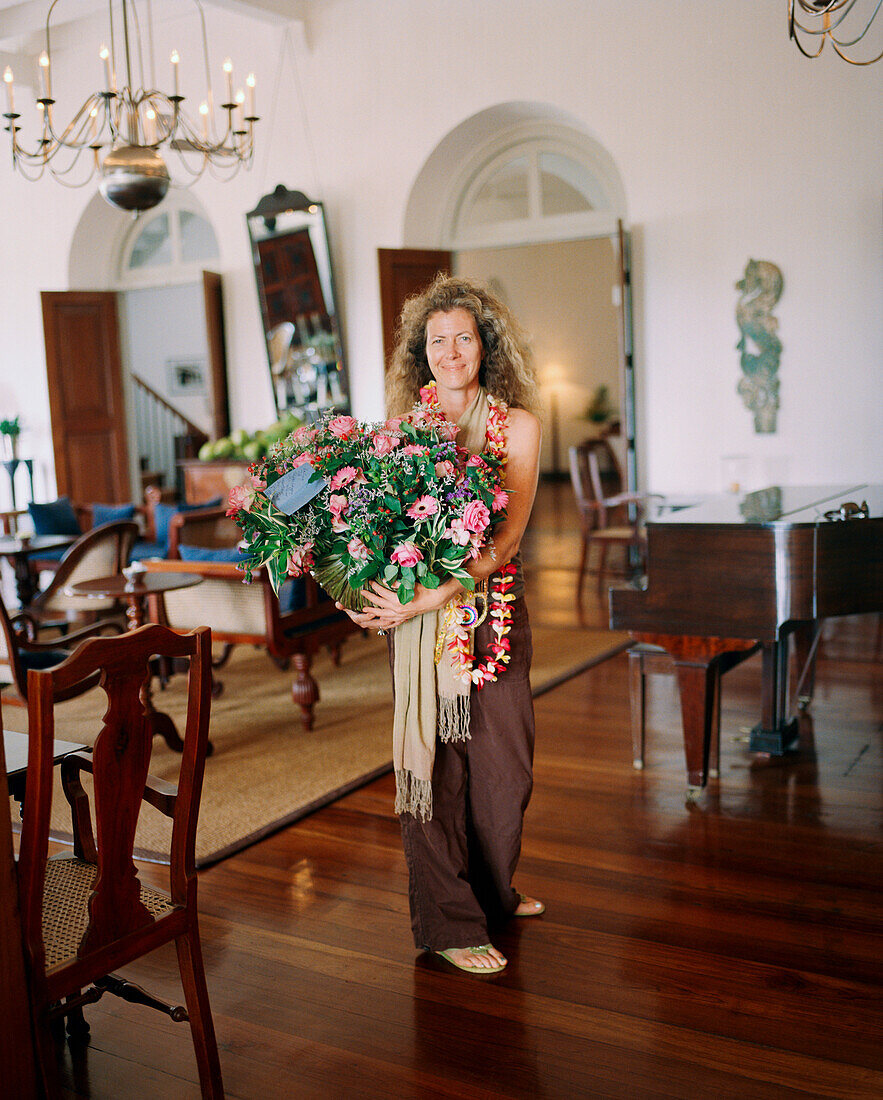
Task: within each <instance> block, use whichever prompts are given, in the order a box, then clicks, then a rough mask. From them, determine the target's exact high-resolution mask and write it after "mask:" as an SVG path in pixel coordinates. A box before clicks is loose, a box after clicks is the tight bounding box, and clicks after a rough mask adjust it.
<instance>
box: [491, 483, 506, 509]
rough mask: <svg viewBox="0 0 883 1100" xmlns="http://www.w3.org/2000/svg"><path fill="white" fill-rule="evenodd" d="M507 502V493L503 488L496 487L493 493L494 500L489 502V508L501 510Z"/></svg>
mask: <svg viewBox="0 0 883 1100" xmlns="http://www.w3.org/2000/svg"><path fill="white" fill-rule="evenodd" d="M508 503H509V494H508V493H507V492H506V490H505V489H497V491H496V492H495V493H494V500H493V503H492V504H491V510H492V511H494V512H502V511H503V509H504V508H505V507H506V505H507V504H508Z"/></svg>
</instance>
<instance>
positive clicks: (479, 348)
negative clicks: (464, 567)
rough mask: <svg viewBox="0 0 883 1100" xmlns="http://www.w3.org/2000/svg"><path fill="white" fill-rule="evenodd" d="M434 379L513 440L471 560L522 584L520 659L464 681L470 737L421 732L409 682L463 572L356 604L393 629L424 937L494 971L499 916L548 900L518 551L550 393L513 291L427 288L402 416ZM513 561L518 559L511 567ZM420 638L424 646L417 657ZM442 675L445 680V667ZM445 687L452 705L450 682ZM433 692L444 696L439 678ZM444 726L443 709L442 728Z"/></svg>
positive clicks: (420, 300) (453, 958)
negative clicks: (530, 857) (539, 376)
mask: <svg viewBox="0 0 883 1100" xmlns="http://www.w3.org/2000/svg"><path fill="white" fill-rule="evenodd" d="M433 382H434V386H430V390H429V391H426V390H424V393H423V396H425V395H426V393H427V392H429V393H430V394H431V397H430V400H431V402H432V403H435V404H437V405H438V407H439V408H440V409H441V411H442V412H443V413H444V414H445V416H446V417H447V419H448V420H450V421H452V422H455V423H456V424H457V425H458V426H459V427H460V432H459V434H458V437H457V439H458V443H460V445H461V446H466V447H467V448H468V449H469V450H471V451H473V452H475V453H477V452H480V451H482V450H484V449H485V447H486V446H488V441H489V440H491V441H495V444H496V445H497V446H498V447H501V448H502V449H503V450H504V453H505V479H504V484H505V488H506V490H507V492H508V493H509V503H508V505H507V515H506V519H505V520H504V521H503V522H502V523H501V524H500V525H498V527H497V528H496V530H495V532H494V538H493V544H492V546H491V547H486V548H485V550H484V552H483V553H482V554H481V556H480V557H478V558H477V559H475V560H473V561H472V562H471V563H470V564H469V566H468V572H469V573H470V574H471V576H472V577H473V578H474V579H475V581H476V582H482V581H488V580H492V584H491V594H492V597H493V594H494V592H497V591H505V589H506V587H507V586H509V585H511V587H510V588H509V594H508V595H507V596H506V597H505V598H504V600H503V601H501V602H499V603H497V604H495V605H494V606H495V607H497V608H501V607H504V606H507V607H508V608H510V609H511V621H510V622H509V632H508V636H507V638H506V639H505V640H506V641H507V642H508V647H507V648H508V651H509V662H508V665H506V664H503V663H502V662H499V663H498V666H497V667H498V669H499V672H498V675H497V678H496V679H493V680H488V681H487V682H485V683H484V684H483V685H482V686H481V689H480V690H477V689H476V688H475V687H474V686H473V687H472V689H471V691H470V690H469V688H468V687H466V688H461V689H460V691H461V693H462V695H463V696H465V699H466V701H467V703H468V714H467V718H466V727H465V729H464V730H463V731H462V737H463V738H464V739H457V735H456V734H453V735H451V737H452V738H453V739H447V740H446V739H445V733H444V731H443V730H442V733H441V736H440V737H439V738H436V711H435V710H433V711H432V717H431V719H430V724H431V730H430V733H429V734H428V735H427V734H426V732H425V730H424V731H423V733H422V734H420V733H412V734H409V732H408V729H407V722H408V721H409V717H408V716H410V715H411V712H412V711H413V709H414V707H413V706H412V705H410V704H408V703H407V702H403V696H404V697H407V696H408V693H409V692H410V699H411V703H413V699H414V698H416V697H417V696H418V695H419V696H420V698H421V699H422V698H423V697H424V696H425V694H426V692H422V691H420V690H419V687H418V688H415V687H413V686H412V685H413V684H414V683H415V682H417V683H418V684H419V683H423V682H425V681H419V680H416V681H415V677H418V678H419V677H421V676H424V677H425V676H426V670H427V667H429V669H431V670H432V665H433V661H432V656H431V654H432V649H433V643H434V640H435V636H436V631H437V630H438V628H439V624H440V622H443V612H444V609H445V608H446V607H447V606H448V605H449V604H451V603H452V602H453V604H454V606H456V605H457V601H458V600H461V599H464V600H465V599H466V593H465V590H464V588H463V586H462V585H461V584H460V583H459V581H457V580H455V579H451V580H449V581H447V582H446V583H444V584H442V585H440V586H439V587H438V588H436V589H434V590H433V589H428V588H424V587H423V586H421V585H418V586H417V590H416V593H415V595H414V598H413V599H412V600H411V601H410V602H409V603H407V604H404V605H402V604H400V603H399V601H398V597H397V596H396V594H395V592H393V591H391V590H390V589H389V588H387V587H386V586H384V585H383V584H380V583H379V582H375V583H373V584H372V585H371V586H370V588H369V589H366V590H365V591H364V593H363V595H364V611H363V612H362V613H355V612H352V613H350V614H351V617H352V618H353V619H354V620H355V621H356V622H357V623H359V624H360V625H361V626H364V627H369V628H376V629H378V630H381V631H394V635H393V637H392V639H391V650H392V651H393V654H394V655H393V657H392V661H393V667H394V685H395V694H396V731H395V734H394V748H395V753H394V755H396V757H397V760H396V777H397V786H399V780H400V779H401V776H402V775H404V776H406V780H405V782H404V786H403V788H400V790H399V794H398V797H397V807H396V808H397V810H401V812H400V820H401V826H402V837H403V843H404V849H405V857H406V860H407V863H408V869H409V879H410V890H409V895H410V904H411V922H412V927H413V930H414V939H415V943H416V945H417V946H418V947H421V948H425V949H427V950H432V951H435V952H437V953H438V954H440V955H442V956H443V957H444V958H446V959H447V960H448V961H449V962H451V963H453V965H454V966H457V967H458V968H460V969H461V970H464V971H466V972H469V973H473V974H485V975H486V974H490V973H498V972H499V971H500V970H502V969H503V967H504V966H505V965H506V959H505V957H504V956H503V954H502V953H501V952H500V951H499V950H497V948H495V947H493V946H492V945H491V944H490V943H489V942H488V939H489V937H488V928H489V926H490V925H492V924H495V923H497V922H498V921H500V920H501V919H506V918H508V917H511V916H537V915H539V914H540V913H542V912H543V910H544V908H545V907H544V906H543V904H542V902H539V901H536V900H535V899H533V898H527V897H524V896H523V895H519V894H518V893H516V891H515V890H513V888H512V885H511V879H512V873H513V871H514V869H515V864H516V862H517V860H518V855H519V852H520V848H521V828H522V819H523V816H524V810H525V808H526V806H527V802H528V799H529V797H530V791H531V786H532V761H533V741H534V724H533V702H532V698H531V692H530V683H529V679H528V674H529V671H530V658H531V639H530V626H529V623H528V619H527V610H526V608H525V606H524V599H523V594H522V593H523V583H522V580H521V570H520V562H519V559H518V558H517V553H518V547H519V543H520V541H521V536H522V535H523V533H524V529H525V527H526V526H527V521H528V517H529V516H530V511H531V508H532V506H533V500H534V495H535V493H536V485H537V472H538V466H539V451H540V424H539V421H538V419H537V417H536V416H535V415H534V413H533V412H532V411H531V409H532V408H536V407H537V405H538V392H537V386H536V381H535V378H534V374H533V370H532V367H531V365H530V361H529V354H528V351H527V347H526V343H525V341H524V338H523V337H522V335H521V332H520V330H519V328H518V326H517V324H516V323H515V321H514V319H513V318H512V316H511V314H510V313H509V311H508V309H507V308H506V307H505V306H504V305H503V304H502V303H501V302H500V301H498V300H497V299H496V298H495V297H493V296H492V295H491V294H490V293H488V291H487V290H485V289H484V288H482V287H481V286H479V285H477V284H475V283H473V282H471V281H469V280H467V279H464V278H458V277H454V278H452V277H449V276H439V277H438V278H436V280H435V282H434V283H433V284H432V286H430V287H429V288H428V290H426V291H425V292H424V293H422V294H420V295H418V296H416V297H414V298H411V299H409V300H408V301H407V302H406V303H405V307H404V310H403V312H402V317H401V322H400V328H399V333H398V343H397V346H396V349H395V352H394V354H393V359H392V364H391V369H390V372H389V377H388V392H387V398H388V406H389V413H390V415H391V416H401V415H403V414H405V413H407V412H409V411H410V409H411V408H412V406H413V405H414V403H415V402H417V401H419V400H420V398H421V388H422V387H425V386H427V384H430V383H433ZM504 403H505V404H504ZM489 416H490V420H489ZM491 424H493V425H494V430H493V431H492V430H491V428H490V427H489V425H491ZM513 559H514V567H513V568H512V569H511V570H509V571H506V570H503V573H502V574H501V570H502V569H503V567H504V566H506V565H507V563H509V562H511V561H513ZM509 573H511V574H512V575H511V576H510V575H508V574H509ZM494 574H496V577H493V575H494ZM501 576H502V577H503V578H504V580H503V583H502V588H499V589H497V588H495V587H494V584H497V585H499V584H500V579H501ZM513 577H514V584H513V583H512V580H513ZM513 596H514V597H515V598H514V599H512V597H513ZM479 603H480V601H479ZM492 623H493V620H492V617H491V616H490V615H489V616H488V617H487V618H486V619H485V621H484V622H483V623H482V625H480V626H478V627H477V628H476V630H475V636H474V646H473V649H472V652H473V654H475V655H476V657H477V659H480V658H481V657H482V655H484V654H485V653H486V652H488V650H489V647H490V645H491V643H493V642H494V641H495V636H494V634H493V633H492ZM427 624H428V625H427ZM421 638H422V639H424V643H423V644H421V641H420V639H421ZM497 641H499V639H497ZM427 646H428V652H429V656H427V655H426V651H427ZM418 650H422V651H423V655H422V656H415V654H416V653H417V651H418ZM499 656H501V654H500V651H497V657H499ZM492 660H493V659H492ZM421 661H422V665H421V663H420V662H421ZM485 665H486V662H485ZM473 667H474V666H473ZM415 669H416V670H417V671H415ZM431 675H432V677H433V678H435V677H436V675H437V676H438V679H439V683H440V682H441V678H442V671H441V666H439V669H438V671H437V672H436V671H435V670H432V672H431ZM433 684H434V679H433ZM438 693H439V706H441V702H440V697H441V689H440V687H439V689H438ZM431 694H432V695H436V689H435V687H433V690H432V692H431ZM421 706H422V703H421ZM406 712H407V714H406ZM439 713H440V712H439ZM400 725H403V726H404V727H405V728H404V731H403V732H402V730H400V728H399V727H400ZM424 725H425V716H424ZM443 725H444V723H443V722H442V721H441V720H439V729H442V727H443ZM409 736H413V737H418V738H419V737H420V736H422V737H423V741H424V743H423V744H422V747H423V748H424V749H426V752H427V754H428V757H427V760H426V761H425V762H424V761H423V759H422V757H421V755H420V753H419V751H418V752H417V753H416V759H417V760H418V762H417V764H415V765H414V772H415V774H416V778H415V776H414V775H410V774H409V773H408V771H407V768H408V767H409V766H410V764H409V753H411V749H412V748H413V744H412V743H411V742H409ZM409 745H410V746H411V748H409ZM419 747H420V744H419V742H418V748H419ZM411 755H412V756H415V754H413V753H412V754H411ZM399 757H402V758H403V760H404V763H402V762H401V760H400V759H399ZM400 767H402V768H403V771H401V772H400V771H399V768H400ZM421 768H425V783H426V786H427V788H429V787H430V786H431V790H428V804H429V805H430V806H431V811H427V813H425V814H424V813H423V812H422V810H424V809H425V808H426V807H425V806H420V808H419V809H417V808H416V804H415V803H412V802H411V801H410V799H409V793H408V792H409V791H410V790H413V789H415V788H419V787H420V783H421V779H420V775H421V774H422V773H421V771H420V769H421ZM403 790H404V793H403ZM430 812H431V816H429V814H430ZM421 818H426V819H425V820H424V819H421Z"/></svg>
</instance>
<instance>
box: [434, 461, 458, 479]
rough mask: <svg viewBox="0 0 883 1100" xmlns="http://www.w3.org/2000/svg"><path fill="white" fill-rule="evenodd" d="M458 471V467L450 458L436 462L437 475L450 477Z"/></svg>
mask: <svg viewBox="0 0 883 1100" xmlns="http://www.w3.org/2000/svg"><path fill="white" fill-rule="evenodd" d="M456 472H457V467H456V466H455V465H454V463H453V462H451V460H450V459H448V458H446V459H445V460H444V461H443V462H436V464H435V473H436V477H449V476H450V475H451V474H454V473H456Z"/></svg>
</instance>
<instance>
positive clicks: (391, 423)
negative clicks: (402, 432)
mask: <svg viewBox="0 0 883 1100" xmlns="http://www.w3.org/2000/svg"><path fill="white" fill-rule="evenodd" d="M404 419H405V418H404V417H403V416H391V417H390V418H389V420H384V422H383V426H384V428H386V430H387V431H388V432H397V431H398V430H399V428H400V427H401V423H402V421H403V420H404Z"/></svg>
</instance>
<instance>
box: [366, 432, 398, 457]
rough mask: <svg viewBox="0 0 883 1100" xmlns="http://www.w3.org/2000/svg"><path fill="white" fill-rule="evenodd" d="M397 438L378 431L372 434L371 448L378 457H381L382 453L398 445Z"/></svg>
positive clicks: (385, 453)
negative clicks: (376, 433)
mask: <svg viewBox="0 0 883 1100" xmlns="http://www.w3.org/2000/svg"><path fill="white" fill-rule="evenodd" d="M399 442H400V441H399V440H398V439H395V438H394V437H393V436H391V435H384V434H383V433H380V434H378V435H375V436H374V441H373V443H372V445H371V449H372V450H373V451H374V453H375V454H376V455H377V457H378V458H383V456H384V455H388V454H389V452H390V451H391V450H393V449H394V448H395V447H398V445H399Z"/></svg>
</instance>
